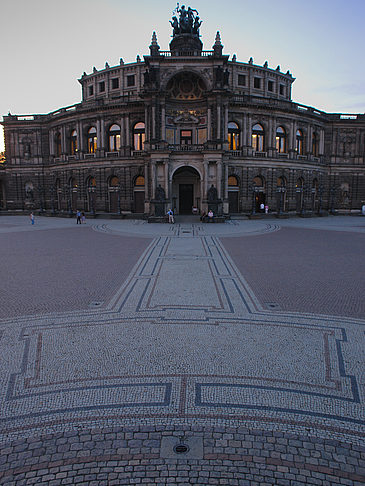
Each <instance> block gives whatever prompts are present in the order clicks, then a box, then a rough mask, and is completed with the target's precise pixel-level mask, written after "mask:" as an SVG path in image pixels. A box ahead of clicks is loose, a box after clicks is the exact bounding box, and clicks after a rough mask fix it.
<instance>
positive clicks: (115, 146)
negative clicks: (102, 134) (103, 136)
mask: <svg viewBox="0 0 365 486" xmlns="http://www.w3.org/2000/svg"><path fill="white" fill-rule="evenodd" d="M108 143H109V147H108V149H109V152H117V151H118V150H119V149H120V126H119V125H117V124H114V125H112V126H111V127H110V128H109V131H108Z"/></svg>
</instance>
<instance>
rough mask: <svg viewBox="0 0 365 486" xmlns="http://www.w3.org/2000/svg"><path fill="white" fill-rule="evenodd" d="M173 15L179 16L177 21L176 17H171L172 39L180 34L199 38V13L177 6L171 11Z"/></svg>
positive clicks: (189, 8)
mask: <svg viewBox="0 0 365 486" xmlns="http://www.w3.org/2000/svg"><path fill="white" fill-rule="evenodd" d="M173 14H178V15H179V20H178V19H177V16H176V15H174V16H173V17H172V21H171V20H170V24H171V25H172V28H173V37H175V36H176V35H180V34H192V35H197V36H199V27H200V26H201V23H202V22H201V21H200V20H199V17H198V15H199V13H198V11H197V10H195V9H194V8H191V7H188V8H187V9H186V8H185V5H181V8H180V7H179V4H177V7H176V8H175V10H174V11H173Z"/></svg>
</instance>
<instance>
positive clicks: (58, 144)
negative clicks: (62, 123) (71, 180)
mask: <svg viewBox="0 0 365 486" xmlns="http://www.w3.org/2000/svg"><path fill="white" fill-rule="evenodd" d="M55 145H56V147H55V148H56V157H59V156H60V155H61V153H62V145H61V134H60V132H57V133H56V137H55Z"/></svg>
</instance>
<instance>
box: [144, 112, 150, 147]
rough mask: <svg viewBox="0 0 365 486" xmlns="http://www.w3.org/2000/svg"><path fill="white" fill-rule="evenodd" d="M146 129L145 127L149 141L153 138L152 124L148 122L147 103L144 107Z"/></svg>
mask: <svg viewBox="0 0 365 486" xmlns="http://www.w3.org/2000/svg"><path fill="white" fill-rule="evenodd" d="M144 129H145V136H146V140H147V141H148V142H149V141H150V140H151V137H150V133H149V130H150V126H149V123H148V106H147V105H146V106H145V107H144Z"/></svg>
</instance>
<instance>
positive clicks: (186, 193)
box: [179, 184, 194, 214]
mask: <svg viewBox="0 0 365 486" xmlns="http://www.w3.org/2000/svg"><path fill="white" fill-rule="evenodd" d="M193 198H194V186H193V184H179V214H191V211H192V208H193Z"/></svg>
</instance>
